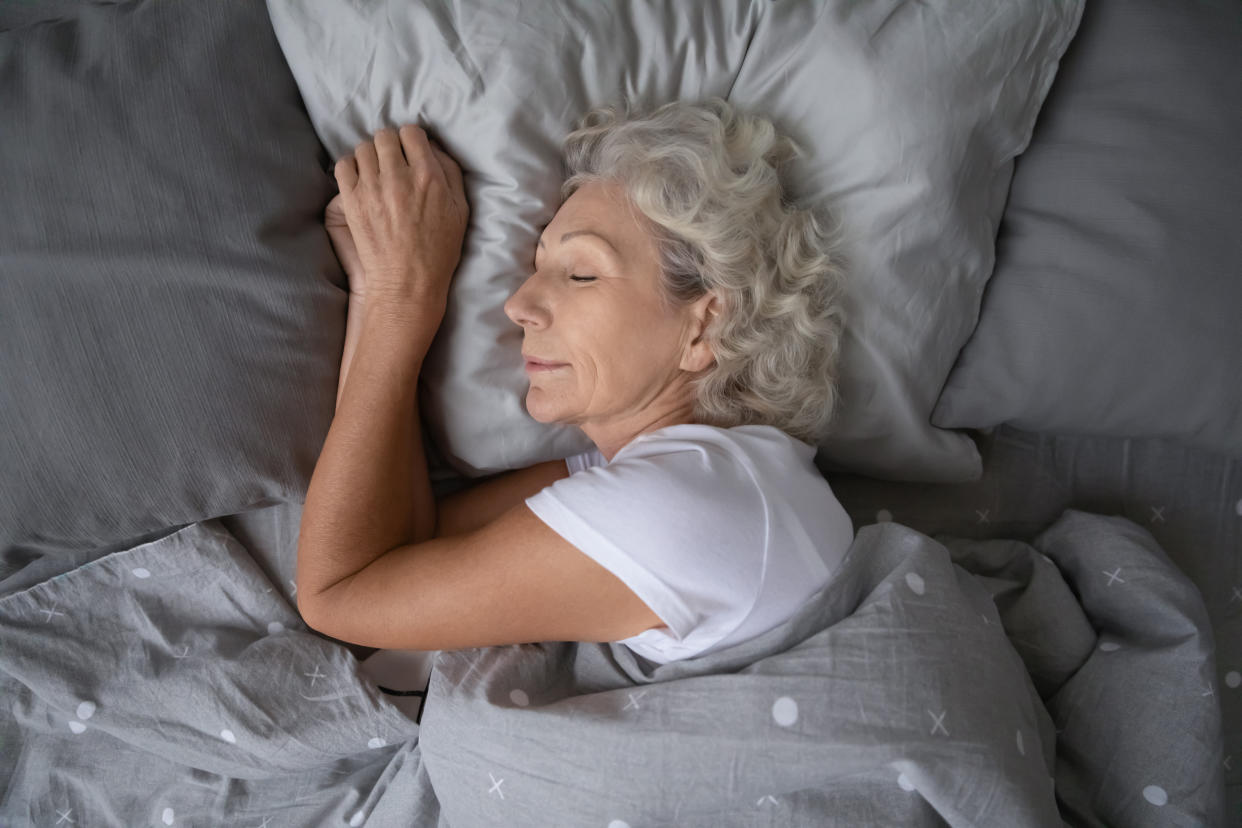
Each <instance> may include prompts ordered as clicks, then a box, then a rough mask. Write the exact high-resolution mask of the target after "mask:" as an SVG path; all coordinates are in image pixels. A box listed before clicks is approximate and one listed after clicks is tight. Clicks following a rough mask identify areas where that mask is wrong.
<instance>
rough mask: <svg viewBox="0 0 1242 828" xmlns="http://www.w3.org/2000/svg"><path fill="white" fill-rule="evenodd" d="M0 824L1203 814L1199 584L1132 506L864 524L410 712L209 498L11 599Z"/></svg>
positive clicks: (498, 666) (1210, 789) (1205, 693)
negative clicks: (770, 612)
mask: <svg viewBox="0 0 1242 828" xmlns="http://www.w3.org/2000/svg"><path fill="white" fill-rule="evenodd" d="M0 642H2V643H3V649H2V650H0V699H3V701H4V704H3V706H2V708H0V783H2V784H3V790H4V791H5V793H4V798H3V800H2V801H0V824H4V825H22V826H24V825H39V826H43V825H48V826H52V825H76V826H112V825H116V826H133V825H156V826H158V825H193V826H216V825H227V826H233V825H237V826H256V827H257V826H266V828H277V826H307V825H350V826H358V825H371V826H399V825H415V826H422V825H449V826H491V825H504V826H524V825H538V826H559V825H567V826H568V825H573V826H600V828H624V826H631V828H638V826H646V825H677V826H731V825H738V826H742V825H745V826H754V825H774V826H776V825H780V826H788V825H816V826H819V825H875V824H878V825H897V824H903V825H924V824H927V825H938V824H944V823H948V824H950V825H979V826H992V825H1004V826H1023V825H1041V826H1042V825H1060V824H1062V822H1065V823H1069V824H1072V825H1204V824H1206V825H1216V824H1221V823H1222V821H1223V819H1224V815H1223V810H1224V798H1223V780H1222V776H1221V768H1222V743H1221V724H1220V713H1219V705H1218V699H1217V696H1216V694H1217V693H1218V692H1219V690H1218V687H1217V684H1216V679H1215V669H1214V664H1213V658H1214V654H1213V643H1212V636H1211V631H1210V628H1209V626H1208V621H1207V616H1206V612H1205V610H1204V608H1203V604H1202V600H1201V598H1200V596H1199V593H1198V591H1197V590H1196V589H1195V587H1194V586H1193V585H1192V584H1191V583H1190V581H1189V580H1187V578H1186V577H1185V576H1183V575H1182V574H1181V573H1180V572H1179V571H1178V569H1177V568H1176V567H1175V566H1173V565H1172V564H1171V563H1170V562H1169V560H1168V559H1167V557H1166V556H1165V555H1164V553H1163V552H1162V551H1161V549H1160V548H1159V546H1158V545H1157V544H1156V543H1155V541H1154V540H1153V539H1152V538H1151V536H1150V535H1149V534H1148V533H1147V532H1146V531H1144V530H1143V529H1141V528H1139V527H1138V526H1137V525H1135V524H1134V523H1131V522H1130V521H1128V520H1126V519H1124V518H1109V517H1100V516H1096V515H1091V514H1087V513H1084V512H1077V511H1069V512H1066V513H1065V514H1064V515H1063V516H1062V517H1061V518H1060V519H1059V520H1058V521H1057V522H1056V523H1055V524H1054V525H1053V526H1051V527H1050V528H1049V529H1047V530H1046V531H1045V532H1043V533H1042V534H1041V535H1040V536H1039V537H1038V538H1036V539H1035V542H1034V544H1033V545H1028V544H1025V543H1020V542H1016V541H1012V542H1011V541H1000V540H990V541H963V540H954V539H947V538H946V539H941V540H933V539H932V538H929V537H927V536H926V535H923V534H920V533H918V532H916V531H914V530H912V529H908V528H906V527H904V526H901V525H899V524H896V523H891V522H890V523H880V524H875V525H871V526H867V527H864V528H863V529H861V530H860V531H859V533H858V537H857V540H856V541H855V543H854V545H853V547H852V548H851V550H850V552H849V555H848V557H847V558H846V561H845V563H844V564H843V565H842V568H841V569H840V570H839V572H838V574H837V575H836V576H835V578H834V580H833V581H832V582H831V583H830V584H829V585H828V586H826V587H825V588H824V589H823V590H822V591H821V592H820V593H818V594H817V595H816V596H815V598H813V599H812V600H811V601H810V602H809V603H808V604H807V605H806V606H804V607H803V609H802V610H801V611H800V612H799V613H798V614H797V615H796V616H795V617H793V618H791V619H790V620H789V621H787V622H786V623H785V624H783V625H781V626H780V627H778V628H776V629H774V630H772V631H770V632H769V633H767V634H765V635H763V636H761V637H759V638H756V639H752V640H750V641H747V642H744V643H742V644H739V645H736V646H734V647H731V648H729V649H726V650H723V651H721V652H719V653H714V654H711V655H708V656H704V657H700V658H697V659H690V660H687V661H682V662H674V663H671V664H667V665H656V664H653V663H651V662H648V661H646V660H644V659H642V658H641V657H638V656H636V655H634V654H633V653H631V652H630V651H629V650H628V649H626V648H625V647H624V646H622V645H618V644H585V643H570V642H553V643H544V644H527V645H520V646H508V647H493V648H484V649H473V650H460V651H454V652H444V653H441V654H440V656H439V658H438V660H437V663H436V667H435V671H434V673H433V675H432V680H431V685H430V687H429V691H428V698H427V701H426V706H425V710H424V713H423V716H422V720H421V723H419V724H416V723H415V722H414V721H412V720H411V719H409V718H407V717H406V716H405V715H404V714H403V713H402V712H401V711H400V710H398V708H397V707H395V706H394V705H392V704H391V703H390V702H389V701H388V699H387V697H386V696H385V695H383V694H382V693H381V692H380V691H379V690H378V688H377V687H376V685H375V684H374V683H372V682H370V681H369V680H368V679H367V678H366V676H365V675H364V674H362V673H361V672H360V671H359V664H358V661H357V659H356V658H355V656H354V655H353V653H352V652H351V651H350V650H349V649H347V648H346V647H344V646H342V645H341V644H339V643H336V642H334V641H331V640H328V639H324V638H322V637H320V636H319V635H317V634H314V633H312V632H310V631H308V630H307V629H306V627H305V626H304V625H303V624H302V623H301V621H300V618H299V616H298V614H297V612H296V610H295V609H294V608H293V607H292V606H290V604H289V603H288V601H287V600H286V599H285V598H284V597H283V595H282V593H281V591H280V590H278V589H276V588H275V587H274V585H273V584H272V583H270V581H268V579H267V577H266V576H265V575H264V574H263V570H262V569H261V568H260V567H259V566H257V565H256V563H255V560H254V558H253V557H252V556H251V554H250V553H249V552H248V551H247V549H246V548H245V547H244V546H242V544H241V543H239V542H238V541H237V540H236V539H235V538H234V537H233V536H232V535H231V534H229V532H228V531H227V530H226V529H224V528H223V526H222V525H221V524H220V523H219V522H218V521H207V522H203V523H195V524H191V525H190V526H188V527H185V528H183V529H181V530H180V531H178V532H176V533H174V534H171V535H169V536H167V537H165V538H162V539H160V540H157V541H154V542H151V543H147V544H143V545H141V546H136V547H134V548H132V549H128V550H124V551H120V552H113V553H110V554H107V555H105V556H104V557H101V558H99V559H97V560H95V561H92V562H90V563H88V564H86V565H84V566H82V567H79V568H77V569H75V570H73V571H71V572H68V573H65V574H62V575H58V576H56V577H53V578H51V579H50V580H47V581H44V582H43V583H39V584H37V585H35V586H33V587H30V588H27V589H24V590H22V591H20V592H16V593H13V594H10V595H8V596H5V597H4V598H2V599H0Z"/></svg>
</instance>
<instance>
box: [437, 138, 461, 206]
mask: <svg viewBox="0 0 1242 828" xmlns="http://www.w3.org/2000/svg"><path fill="white" fill-rule="evenodd" d="M431 151H432V152H433V153H435V157H436V160H437V161H439V162H440V168H441V169H442V170H444V179H445V180H446V181H447V182H448V185H449V192H451V193H452V194H453V197H454V198H455V199H456V200H457V201H458V202H459V203H460V204H461V205H462V206H463V207H466V208H467V209H469V205H468V204H467V203H466V185H465V182H464V181H463V179H462V172H461V167H460V166H458V164H457V162H456V161H454V160H453V156H451V155H449V154H448V153H447V152H445V151H444V150H442V149H440V148H439V147H438V146H436V145H435V144H432V145H431Z"/></svg>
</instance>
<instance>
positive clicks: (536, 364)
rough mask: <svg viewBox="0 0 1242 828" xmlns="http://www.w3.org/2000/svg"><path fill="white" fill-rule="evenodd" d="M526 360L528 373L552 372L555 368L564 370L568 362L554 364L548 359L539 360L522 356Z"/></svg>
mask: <svg viewBox="0 0 1242 828" xmlns="http://www.w3.org/2000/svg"><path fill="white" fill-rule="evenodd" d="M522 356H523V357H525V359H526V370H527V371H550V370H552V369H553V368H563V367H564V366H566V365H568V364H569V363H568V362H553V361H551V360H548V359H539V358H538V357H532V356H526V355H525V354H523V355H522Z"/></svg>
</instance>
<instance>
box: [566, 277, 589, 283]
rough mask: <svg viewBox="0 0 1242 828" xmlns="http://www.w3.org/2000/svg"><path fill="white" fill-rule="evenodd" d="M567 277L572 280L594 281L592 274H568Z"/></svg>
mask: <svg viewBox="0 0 1242 828" xmlns="http://www.w3.org/2000/svg"><path fill="white" fill-rule="evenodd" d="M569 279H570V281H572V282H594V281H595V277H594V276H570V277H569Z"/></svg>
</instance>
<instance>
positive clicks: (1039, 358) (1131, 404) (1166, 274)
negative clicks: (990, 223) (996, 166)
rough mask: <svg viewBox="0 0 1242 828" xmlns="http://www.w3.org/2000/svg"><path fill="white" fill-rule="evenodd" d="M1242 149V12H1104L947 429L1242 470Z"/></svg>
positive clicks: (1013, 195)
mask: <svg viewBox="0 0 1242 828" xmlns="http://www.w3.org/2000/svg"><path fill="white" fill-rule="evenodd" d="M1240 136H1242V5H1240V4H1239V3H1238V2H1237V0H1194V2H1185V3H1168V2H1164V1H1163V0H1091V2H1089V3H1088V4H1087V9H1086V12H1085V14H1084V16H1083V20H1082V25H1081V29H1080V31H1079V34H1078V35H1077V37H1076V38H1075V41H1074V43H1073V44H1072V45H1071V47H1070V49H1069V50H1068V52H1067V54H1066V57H1065V60H1064V63H1063V66H1062V69H1061V71H1060V72H1059V73H1058V79H1057V81H1056V84H1055V85H1054V88H1053V90H1052V92H1051V94H1050V95H1049V97H1048V101H1047V103H1046V105H1045V106H1044V108H1043V110H1042V112H1041V115H1040V118H1039V122H1038V124H1037V125H1036V129H1035V133H1034V136H1033V138H1032V140H1031V144H1030V147H1029V148H1028V149H1027V151H1026V153H1024V154H1023V156H1022V158H1021V159H1020V160H1019V161H1018V163H1017V168H1016V173H1015V176H1014V180H1013V188H1012V191H1011V192H1010V196H1009V204H1008V207H1007V208H1006V211H1005V217H1004V221H1003V223H1002V225H1001V232H1000V236H999V238H998V240H997V264H996V271H995V273H994V274H993V277H992V280H991V281H990V282H989V284H988V288H987V292H986V294H985V296H984V300H983V312H982V315H981V317H980V320H979V326H978V328H977V329H976V330H975V332H974V335H973V337H972V338H971V340H970V342H969V343H968V344H967V345H966V348H965V349H964V350H963V351H962V354H961V356H960V358H959V361H958V363H957V366H956V367H955V368H954V370H953V372H952V374H951V375H950V376H949V380H948V383H947V385H946V386H945V388H944V392H943V395H942V396H941V398H940V401H939V403H938V404H937V406H936V410H935V416H934V417H933V422H935V423H936V424H938V425H941V426H944V427H952V428H960V427H985V426H991V425H996V424H998V423H1010V424H1013V425H1015V426H1018V427H1020V428H1023V429H1026V430H1031V431H1066V432H1082V433H1091V434H1109V435H1117V436H1165V437H1177V438H1180V439H1184V440H1187V441H1190V442H1193V443H1195V444H1198V445H1201V446H1205V447H1208V448H1212V449H1215V450H1218V451H1227V452H1232V453H1233V454H1235V455H1238V456H1242V324H1239V312H1240V310H1242V278H1239V275H1240V272H1242V234H1239V232H1238V227H1239V225H1242V162H1239V159H1238V148H1239V146H1240Z"/></svg>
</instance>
